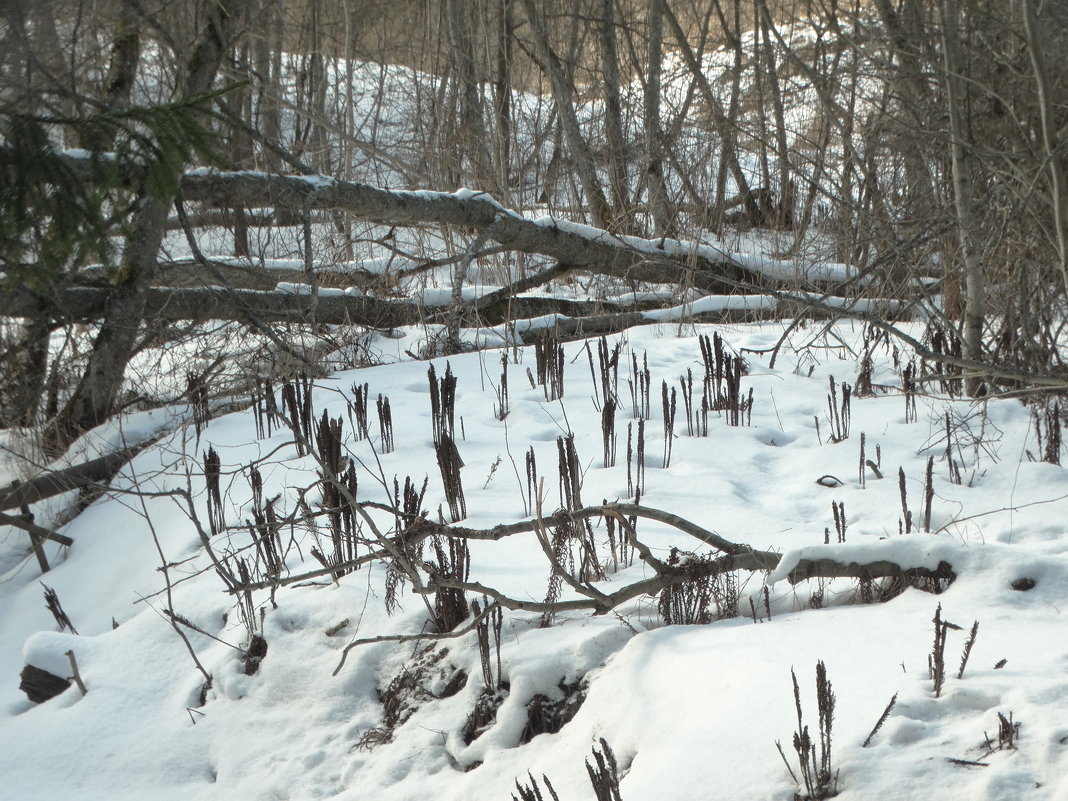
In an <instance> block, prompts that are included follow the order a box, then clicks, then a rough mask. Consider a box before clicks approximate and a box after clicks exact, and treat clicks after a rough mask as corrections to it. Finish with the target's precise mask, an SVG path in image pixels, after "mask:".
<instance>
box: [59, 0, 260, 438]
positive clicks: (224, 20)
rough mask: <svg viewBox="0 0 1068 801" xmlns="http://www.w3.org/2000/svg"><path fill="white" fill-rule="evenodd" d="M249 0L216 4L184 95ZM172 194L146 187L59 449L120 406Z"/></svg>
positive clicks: (215, 57) (216, 61)
mask: <svg viewBox="0 0 1068 801" xmlns="http://www.w3.org/2000/svg"><path fill="white" fill-rule="evenodd" d="M244 2H245V0H220V2H219V3H218V5H216V6H215V7H214V8H212V9H211V13H210V14H209V16H208V19H207V21H206V25H205V28H204V29H203V31H202V33H201V35H200V37H199V38H198V40H197V43H196V44H195V46H194V47H193V50H192V53H191V54H190V58H189V60H188V62H187V64H186V68H185V71H184V72H183V73H182V74H181V75H180V76H179V95H180V96H181V97H187V98H188V97H192V96H195V95H197V94H200V93H202V92H204V91H206V90H207V89H209V88H210V87H211V84H212V81H213V80H214V78H215V74H216V72H217V71H218V68H219V65H220V63H221V61H222V58H223V56H224V55H225V53H226V50H227V49H228V48H229V46H230V43H231V37H232V34H231V30H232V25H233V21H234V19H235V18H236V17H237V16H238V15H239V14H240V11H241V8H242V6H243V4H244ZM170 200H171V199H170V198H166V199H165V198H157V197H153V196H152V194H151V193H150V192H149V191H148V190H147V189H145V190H142V194H141V197H140V199H139V201H138V203H137V206H136V209H135V211H134V213H133V217H132V220H131V224H130V234H129V235H128V236H127V238H126V245H125V250H124V252H123V254H122V259H121V261H120V264H119V268H118V272H117V275H116V284H117V289H116V291H115V294H114V296H113V297H112V299H111V301H110V303H109V306H108V313H107V316H106V317H105V318H104V320H103V322H102V323H101V326H100V331H99V333H98V334H97V337H96V340H95V342H94V344H93V351H92V353H91V354H90V356H89V363H88V364H87V366H86V368H85V373H84V374H83V376H82V378H81V381H80V382H79V384H78V386H77V388H76V389H75V390H74V393H73V394H72V395H71V397H70V399H69V400H68V401H67V404H66V405H65V406H64V408H63V409H62V410H61V411H60V413H59V414H58V415H56V417H54V418H53V419H52V420H50V421H49V423H48V425H47V426H46V429H45V432H44V442H45V445H46V447H47V448H49V449H50V450H52V451H53V452H58V451H62V449H63V448H65V447H66V446H67V445H68V444H69V443H70V442H71V441H72V440H73V439H74V438H75V437H77V436H78V435H79V433H81V432H82V431H87V430H89V429H91V428H93V427H95V426H97V425H99V424H100V423H102V422H104V420H106V419H107V417H108V416H109V415H110V414H111V413H112V412H113V411H114V409H115V406H116V401H117V399H118V396H119V391H120V389H121V387H122V383H123V377H124V375H125V372H126V365H127V363H128V362H129V360H130V357H131V356H132V354H133V352H134V346H135V345H136V343H137V337H138V332H139V329H140V324H141V321H142V320H143V319H144V309H145V299H146V291H147V289H148V287H149V286H150V284H151V282H152V279H153V277H154V276H155V271H156V257H157V254H158V253H159V247H160V244H161V243H162V241H163V236H164V234H165V233H166V229H167V215H168V212H169V210H170V205H171V204H170Z"/></svg>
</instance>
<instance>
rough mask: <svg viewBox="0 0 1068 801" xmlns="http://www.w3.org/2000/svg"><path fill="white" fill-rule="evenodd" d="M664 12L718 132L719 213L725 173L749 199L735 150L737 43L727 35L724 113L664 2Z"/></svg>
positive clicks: (723, 202) (724, 20) (726, 30)
mask: <svg viewBox="0 0 1068 801" xmlns="http://www.w3.org/2000/svg"><path fill="white" fill-rule="evenodd" d="M716 7H717V10H718V11H719V14H720V21H721V23H723V26H724V32H725V33H726V32H728V27H727V23H726V18H725V17H724V16H723V14H722V9H720V8H719V2H718V0H716ZM663 9H664V21H665V22H667V24H668V27H670V28H671V33H672V36H674V37H675V42H676V44H677V45H678V47H679V50H680V52H681V53H682V57H683V60H684V61H685V62H686V68H687V69H688V70H689V71H690V75H691V76H692V77H693V79H694V81H695V82H696V83H697V88H698V89H699V90H700V92H701V96H702V97H703V98H704V100H705V103H706V104H707V105H708V108H709V111H710V112H711V114H712V120H713V122H714V124H715V126H716V128H717V129H718V133H719V136H720V169H719V171H718V173H717V176H716V181H717V186H716V200H715V205H716V208H717V210H718V211H717V213H721V210H722V208H723V206H724V205H725V202H726V199H725V193H726V180H727V172H728V171H729V172H730V175H731V177H732V178H734V183H735V185H736V186H737V188H738V194H739V195H740V196H742V197H746V198H748V197H749V196H750V194H751V193H750V191H749V181H748V180H747V179H746V177H745V173H744V172H743V171H742V167H741V163H740V162H739V160H738V147H737V139H736V137H737V127H736V126H737V102H736V101H737V88H738V87H737V82H738V81H739V80H740V72H741V70H740V65H741V53H742V50H741V42H740V40H739V39H738V38H737V36H736V35H734V34H733V33H730V34H728V35H729V36H730V38H731V41H732V43H733V44H734V47H735V58H736V61H735V66H736V69H735V74H734V80H735V90H734V95H732V101H731V110H730V112H725V111H724V110H723V106H722V105H721V104H720V102H719V99H718V98H717V97H716V95H715V92H713V90H712V85H711V84H710V83H709V82H708V78H707V77H706V76H705V72H704V69H703V68H702V66H701V64H700V63H699V62H698V60H697V56H696V55H695V54H694V52H693V48H692V47H690V42H689V40H688V39H687V38H686V32H685V31H683V29H682V26H681V25H680V24H679V20H678V18H677V17H676V16H675V13H674V12H673V11H672V10H671V6H670V5H668V3H667V2H664V3H663Z"/></svg>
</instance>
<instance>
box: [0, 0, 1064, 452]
mask: <svg viewBox="0 0 1068 801" xmlns="http://www.w3.org/2000/svg"><path fill="white" fill-rule="evenodd" d="M1065 23H1068V14H1066V12H1065V11H1064V7H1063V5H1059V4H1055V3H1048V2H1046V3H1040V2H1038V0H1012V2H1005V0H938V1H937V2H927V1H926V0H868V2H860V1H859V0H857V1H856V2H851V3H838V2H792V3H785V2H783V3H776V2H772V1H771V0H751V2H749V1H747V2H740V1H739V0H735V2H726V0H712V1H711V2H708V1H707V0H701V2H697V1H696V0H647V2H641V3H634V2H627V1H625V0H582V2H574V1H573V0H567V2H564V1H563V0H560V1H559V2H557V1H556V0H554V1H553V2H537V1H536V0H475V1H474V2H467V0H441V2H426V1H424V2H416V0H401V2H391V3H389V4H386V3H382V2H377V0H374V1H373V2H356V1H355V0H342V1H341V2H322V1H321V0H303V2H281V1H280V0H194V1H191V2H161V1H159V0H156V1H155V2H153V1H152V0H150V2H141V1H140V0H109V1H104V0H102V1H101V2H94V3H89V2H67V1H66V0H41V1H40V2H10V3H5V4H3V5H2V6H0V137H2V141H0V173H2V176H0V179H2V180H0V271H2V272H3V273H4V274H5V278H4V287H3V295H2V296H0V314H2V315H5V317H6V320H7V321H6V322H5V323H4V325H3V328H2V330H0V334H2V336H3V345H4V349H3V352H2V355H3V358H2V360H0V371H2V373H3V377H4V380H3V381H0V425H3V426H12V425H21V426H43V427H44V430H45V432H46V440H47V441H48V442H49V443H50V444H51V446H52V447H53V448H54V449H56V450H60V449H62V448H63V446H64V445H65V444H66V443H68V442H69V441H70V440H71V439H72V438H73V437H75V436H77V434H78V433H79V432H81V431H84V430H86V429H88V428H91V427H93V426H95V425H97V424H99V423H100V422H102V421H103V420H105V419H106V418H107V417H108V416H109V415H110V414H112V413H114V412H115V411H116V410H117V409H118V408H120V406H121V405H122V398H123V397H124V394H123V393H124V391H126V389H127V387H126V382H127V381H128V379H127V367H128V365H129V363H130V360H131V359H132V358H133V357H134V355H135V354H137V353H139V352H141V351H143V350H145V349H150V348H152V347H160V346H162V345H168V344H173V342H172V340H173V339H174V338H175V337H179V336H183V337H184V336H192V335H195V334H197V333H200V332H202V328H198V327H197V326H195V325H194V326H188V325H187V326H177V327H175V326H170V325H165V324H164V323H169V322H171V321H175V320H182V321H187V322H196V323H201V322H203V321H204V319H205V317H209V316H210V317H211V318H212V319H215V320H233V321H238V322H240V323H242V324H244V325H246V326H248V327H249V328H250V329H251V330H252V331H254V332H255V333H256V334H257V335H258V336H260V337H262V338H263V339H264V340H266V341H269V342H271V343H273V347H276V348H281V349H284V350H293V346H291V345H289V344H288V343H287V342H286V341H283V337H282V336H280V335H279V333H278V332H277V331H276V330H275V326H276V324H277V323H278V322H280V321H285V322H286V323H287V324H288V325H300V324H301V323H304V324H305V327H304V331H305V332H306V333H307V334H308V335H309V336H315V335H318V334H317V332H319V328H318V325H320V324H330V325H337V324H339V323H342V322H345V323H348V324H349V325H350V327H358V328H360V329H363V330H381V329H392V328H395V327H403V326H412V325H418V324H422V325H433V326H438V327H440V328H441V329H443V330H444V332H445V336H444V337H443V338H442V341H443V342H444V343H445V347H446V349H448V348H452V349H459V348H463V347H467V346H469V345H470V343H469V342H465V341H464V338H463V334H462V331H463V330H464V329H466V328H470V327H475V326H479V325H484V324H491V325H497V324H506V323H515V322H517V321H519V320H521V319H523V318H525V317H526V318H532V317H535V316H538V315H546V314H560V315H564V316H566V317H567V320H566V321H565V323H564V325H565V326H570V333H572V334H577V335H581V334H583V333H592V332H599V331H603V330H606V328H613V327H615V328H621V327H624V326H626V325H631V324H634V323H636V322H640V321H642V320H644V319H647V318H646V317H645V316H643V315H645V314H646V313H647V312H649V311H650V305H656V304H650V303H649V302H648V299H649V298H659V299H661V302H663V303H665V304H666V305H668V306H677V305H679V304H680V303H682V302H683V301H685V302H686V303H694V302H696V301H699V300H700V299H701V298H702V297H704V296H708V295H711V294H715V295H743V296H748V295H752V294H764V295H771V296H772V297H773V298H774V299H775V300H776V301H784V300H789V301H791V303H790V304H784V305H780V306H778V309H779V313H787V314H789V315H790V316H795V315H801V316H804V315H807V314H812V313H815V312H818V313H821V314H828V313H831V314H853V315H862V316H865V317H866V319H868V321H869V322H871V321H872V319H871V318H873V317H874V318H875V320H874V321H875V322H878V323H881V324H883V325H886V326H887V327H892V326H889V321H888V320H887V319H886V316H885V315H886V314H887V311H886V310H887V309H891V308H892V309H895V310H897V311H896V312H895V313H900V309H901V308H902V306H901V305H900V304H889V305H884V306H883V307H882V308H881V309H876V310H874V311H873V309H874V307H872V306H871V305H863V306H858V305H852V306H851V305H850V304H851V303H853V302H854V301H857V300H860V299H866V298H872V297H878V298H883V299H897V300H900V301H902V302H905V303H907V304H911V305H910V307H909V308H911V309H912V313H917V314H922V315H923V316H925V317H927V318H934V320H935V321H936V322H937V323H938V325H939V326H940V327H941V328H942V330H945V331H947V332H949V340H948V342H947V345H946V347H945V348H944V349H942V350H941V351H940V353H939V354H934V355H937V356H940V358H943V359H945V360H947V361H948V362H950V363H952V364H954V365H956V366H957V367H963V368H964V369H965V370H966V371H967V377H968V388H969V391H970V392H971V393H972V394H976V395H978V394H981V393H988V392H993V391H998V390H999V389H1004V388H1010V389H1013V390H1020V389H1027V388H1028V387H1031V386H1040V387H1042V388H1043V389H1049V388H1050V387H1056V386H1058V385H1063V382H1064V379H1063V375H1064V364H1063V347H1062V346H1063V333H1064V325H1065V321H1066V316H1065V310H1066V303H1065V299H1066V290H1068V179H1066V176H1065V166H1066V158H1068V156H1066V152H1068V148H1066V146H1065V132H1066V130H1068V33H1066V31H1068V25H1066V24H1065ZM204 166H210V167H212V168H213V170H205V169H202V168H203V167H204ZM296 176H303V177H296ZM316 176H318V177H316ZM462 187H473V188H474V190H477V191H467V190H463V191H456V190H459V189H461V188H462ZM279 258H283V259H284V258H288V259H290V260H291V261H293V263H294V264H295V265H296V267H295V270H296V272H297V273H298V274H299V276H300V279H301V283H303V284H304V289H303V290H301V291H299V292H295V293H294V292H288V293H281V292H275V291H274V290H273V288H272V287H271V286H269V285H268V286H266V287H259V288H257V289H256V291H255V292H253V290H251V289H242V286H241V281H240V279H239V278H238V277H237V276H238V273H239V272H240V270H241V269H245V271H246V272H248V270H249V269H251V268H253V267H254V266H255V265H257V264H259V265H261V266H262V265H264V264H266V263H267V262H268V261H271V260H274V259H279ZM181 262H185V263H186V264H190V263H191V264H192V265H194V266H195V268H196V269H195V270H193V271H187V273H186V278H185V279H183V280H184V283H183V284H182V285H181V286H180V287H177V286H175V280H174V278H173V276H174V271H173V269H172V268H173V267H174V266H175V265H176V264H178V263H181ZM235 263H236V264H237V265H238V266H237V267H236V268H235V266H234V265H235ZM339 264H356V265H357V268H356V269H355V271H354V275H356V276H357V277H353V278H351V279H350V285H357V284H358V288H359V292H358V293H357V292H350V293H348V294H347V295H343V296H338V295H331V294H330V293H325V292H322V291H321V289H322V287H323V286H325V280H326V279H325V277H324V276H323V274H322V273H323V270H324V269H326V268H330V269H332V270H334V271H335V272H336V268H337V266H338V265H339ZM359 265H363V267H360V266H359ZM383 265H385V266H384V267H383ZM394 265H400V266H399V267H398V269H393V266H394ZM489 273H492V274H493V275H494V276H495V279H494V280H493V281H487V280H486V275H488V274H489ZM576 275H581V276H582V277H583V280H584V281H585V282H586V283H585V284H583V286H584V287H586V293H587V296H593V295H596V296H597V299H598V302H597V303H595V304H588V305H583V304H584V303H586V301H587V298H574V299H572V300H568V299H559V298H558V299H556V300H555V301H553V302H552V303H548V302H546V300H545V298H544V297H540V296H538V293H539V292H543V291H544V290H545V289H546V288H547V287H549V286H550V285H556V284H559V282H561V281H563V280H569V281H570V280H573V279H574V277H575V276H576ZM190 276H192V278H190ZM358 276H370V277H369V278H367V280H366V281H364V279H363V278H360V277H358ZM476 278H477V281H476V282H475V283H478V284H479V286H483V287H488V289H486V291H484V292H483V294H482V295H481V296H475V297H471V296H470V293H466V289H468V288H469V287H468V285H469V284H471V283H472V281H473V280H474V279H476ZM361 281H362V282H363V283H360V282H361ZM428 291H436V292H438V294H439V296H440V295H441V294H442V292H444V293H445V297H446V298H447V300H448V302H446V303H445V304H440V306H441V307H436V308H435V309H433V310H431V311H426V309H427V308H428V306H427V304H426V303H425V302H424V299H425V297H426V293H427V292H428ZM243 293H245V294H243ZM249 293H251V294H255V295H256V297H252V296H251V294H249ZM798 293H806V294H798ZM830 294H834V295H837V296H842V298H843V299H842V300H841V301H840V302H839V301H835V302H834V303H833V304H828V303H826V302H825V301H826V300H827V296H828V295H830ZM622 296H626V297H627V298H628V299H629V300H628V301H627V303H625V304H619V303H614V301H616V300H618V299H620V298H621V297H622ZM798 299H800V301H799V300H798ZM569 304H571V305H569ZM584 321H585V323H584ZM87 325H89V326H91V328H90V329H86V328H85V326H87ZM87 330H89V331H90V332H91V344H90V345H89V346H88V347H86V346H85V342H86V341H87V339H86V336H87V335H86V331H87ZM75 342H79V343H82V344H80V345H78V346H75V345H74V343H75ZM909 344H910V345H918V346H920V347H925V346H924V345H923V344H922V343H916V342H911V343H909ZM312 352H314V349H312ZM928 355H930V350H928ZM294 356H295V358H296V359H297V363H298V364H300V363H302V362H303V363H304V364H305V366H309V365H308V364H307V362H308V360H309V359H311V358H312V357H311V356H309V355H308V354H304V355H301V354H300V353H296V354H294Z"/></svg>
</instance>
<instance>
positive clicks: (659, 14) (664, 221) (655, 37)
mask: <svg viewBox="0 0 1068 801" xmlns="http://www.w3.org/2000/svg"><path fill="white" fill-rule="evenodd" d="M648 35H649V41H648V74H647V77H646V81H645V93H644V105H645V153H644V156H645V181H646V190H647V192H648V198H649V207H650V211H651V213H652V215H653V226H654V228H655V229H656V230H655V233H656V234H657V235H659V236H674V233H675V232H674V230H673V225H672V215H671V210H670V208H669V207H668V196H667V185H666V184H665V183H664V160H663V148H664V143H663V132H662V131H661V130H660V93H661V82H660V76H661V73H662V72H663V43H664V0H649V34H648Z"/></svg>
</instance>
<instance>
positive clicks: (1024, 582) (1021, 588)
mask: <svg viewBox="0 0 1068 801" xmlns="http://www.w3.org/2000/svg"><path fill="white" fill-rule="evenodd" d="M1034 586H1035V580H1034V579H1031V578H1026V577H1024V578H1018V579H1016V581H1014V582H1012V588H1013V589H1014V590H1017V591H1018V592H1027V591H1028V590H1031V589H1034Z"/></svg>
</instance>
